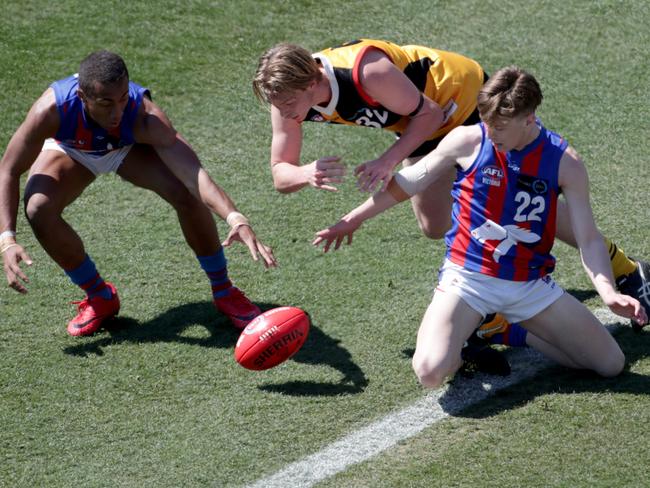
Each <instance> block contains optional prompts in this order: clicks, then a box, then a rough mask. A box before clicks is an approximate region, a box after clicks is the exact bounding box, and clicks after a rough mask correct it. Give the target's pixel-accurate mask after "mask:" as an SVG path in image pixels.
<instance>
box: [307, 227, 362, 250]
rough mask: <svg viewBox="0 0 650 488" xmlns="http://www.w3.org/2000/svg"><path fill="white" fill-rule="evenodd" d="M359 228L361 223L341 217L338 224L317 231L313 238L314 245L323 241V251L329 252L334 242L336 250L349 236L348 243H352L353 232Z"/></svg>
mask: <svg viewBox="0 0 650 488" xmlns="http://www.w3.org/2000/svg"><path fill="white" fill-rule="evenodd" d="M358 228H359V224H355V223H353V222H351V221H349V220H344V219H341V220H339V221H338V222H337V223H336V224H334V225H332V226H331V227H328V228H327V229H324V230H321V231H319V232H316V238H315V239H314V240H313V242H312V244H313V245H314V246H318V245H320V243H321V242H324V243H325V245H324V247H323V252H327V251H329V249H330V246H331V245H332V243H334V250H335V251H336V250H337V249H338V248H339V247H341V244H342V243H343V239H345V238H346V237H347V244H348V245H350V244H352V234H354V231H356V230H357V229H358Z"/></svg>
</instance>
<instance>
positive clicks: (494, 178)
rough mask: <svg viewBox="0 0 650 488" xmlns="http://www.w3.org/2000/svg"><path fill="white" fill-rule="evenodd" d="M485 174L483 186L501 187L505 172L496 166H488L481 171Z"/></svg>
mask: <svg viewBox="0 0 650 488" xmlns="http://www.w3.org/2000/svg"><path fill="white" fill-rule="evenodd" d="M481 173H482V174H483V179H482V181H483V184H484V185H490V186H501V180H502V179H503V170H502V169H501V168H498V167H496V166H486V167H485V168H483V169H482V170H481Z"/></svg>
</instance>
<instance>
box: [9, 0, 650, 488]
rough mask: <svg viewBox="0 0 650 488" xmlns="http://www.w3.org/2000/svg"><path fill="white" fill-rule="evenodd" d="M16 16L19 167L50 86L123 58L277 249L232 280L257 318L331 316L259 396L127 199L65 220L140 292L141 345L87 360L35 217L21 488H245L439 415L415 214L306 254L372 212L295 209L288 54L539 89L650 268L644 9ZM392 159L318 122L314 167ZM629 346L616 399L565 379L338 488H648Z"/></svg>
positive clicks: (56, 12) (22, 379)
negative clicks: (277, 178) (341, 447)
mask: <svg viewBox="0 0 650 488" xmlns="http://www.w3.org/2000/svg"><path fill="white" fill-rule="evenodd" d="M0 5H2V8H3V14H4V15H3V16H2V18H0V66H2V68H3V71H2V73H1V74H0V93H1V94H2V97H1V98H0V107H1V110H0V113H1V114H2V117H1V118H0V146H1V147H2V148H3V149H2V150H4V147H6V144H7V142H8V141H9V138H10V137H11V134H12V133H13V131H14V130H15V129H16V128H17V127H18V125H19V124H20V123H21V121H22V119H23V117H24V115H25V114H26V112H27V110H28V109H29V107H30V105H31V103H32V102H33V101H34V100H35V99H36V98H37V97H38V96H39V95H40V94H41V93H42V92H43V91H44V90H45V88H46V87H47V86H48V84H49V83H50V82H52V81H53V80H56V79H59V78H63V77H65V76H67V75H69V74H71V73H73V72H75V71H76V69H77V67H78V63H79V61H80V60H81V59H82V58H83V57H84V56H85V55H86V54H87V53H89V52H90V51H92V50H95V49H99V48H107V49H111V50H114V51H116V52H118V53H120V54H121V55H122V56H123V57H124V58H125V60H126V62H127V64H128V66H129V71H130V75H131V79H133V80H134V81H137V82H138V83H140V84H143V85H145V86H147V87H149V88H151V90H152V93H153V97H154V100H155V101H156V102H157V103H158V104H159V105H160V106H162V107H163V108H164V109H165V110H166V112H167V113H168V114H169V115H170V117H171V118H172V120H173V121H174V124H175V126H176V128H177V129H178V130H179V131H180V132H181V133H182V134H184V135H185V137H186V138H187V139H188V140H189V141H190V142H191V143H192V144H193V146H194V147H195V149H196V151H197V153H198V154H199V155H200V157H201V159H202V161H203V163H204V165H205V166H206V167H207V168H208V170H209V172H210V173H211V175H212V176H213V177H214V178H215V180H216V181H218V182H219V184H220V185H221V186H223V187H224V188H225V189H226V190H227V191H228V193H229V194H230V195H231V196H232V197H233V199H234V200H235V201H236V202H237V204H238V206H239V208H240V209H241V210H242V211H243V212H245V213H246V214H248V215H249V216H250V218H251V220H252V222H253V223H254V226H255V229H256V231H257V233H258V235H259V236H260V237H261V238H262V239H263V240H264V241H265V242H267V243H268V244H270V245H271V246H273V248H274V250H275V253H276V256H277V257H278V260H279V263H280V267H279V268H278V269H277V270H272V271H264V270H263V267H262V266H261V265H260V264H259V263H254V262H253V261H251V260H250V259H249V257H248V253H247V251H246V250H245V249H244V248H243V247H242V246H239V247H235V248H232V249H230V250H228V251H227V256H228V259H229V265H230V274H231V277H232V278H233V281H234V282H235V283H236V284H237V285H238V286H239V287H240V288H242V289H243V290H245V291H246V293H247V294H248V295H249V296H250V297H251V298H252V299H253V300H254V301H255V302H257V303H258V304H259V305H260V306H261V307H262V308H265V309H267V308H272V307H275V306H279V305H294V306H298V307H301V308H303V309H305V310H306V311H308V312H309V313H310V315H311V318H312V329H311V332H310V336H309V339H308V341H307V343H306V344H305V346H304V347H303V349H302V350H301V351H300V352H299V353H298V354H297V355H296V356H295V358H294V359H292V360H290V361H288V362H287V363H286V364H283V365H282V366H280V367H278V368H275V369H272V370H269V371H266V372H261V373H255V372H250V371H247V370H244V369H243V368H241V367H240V366H238V365H237V364H236V363H235V361H234V360H233V357H232V353H233V347H234V344H235V341H236V339H237V333H236V332H235V330H234V329H232V328H231V327H230V326H229V325H228V323H227V322H226V320H225V319H224V318H223V317H222V316H220V315H217V314H216V313H215V312H214V310H213V308H212V305H211V302H210V299H209V298H210V297H209V284H208V282H207V279H206V277H205V275H204V274H203V273H202V271H201V270H200V268H199V266H198V263H197V262H196V260H195V258H194V257H193V255H192V253H191V252H190V250H189V248H187V246H186V245H185V243H184V241H183V239H182V236H181V233H180V230H179V228H178V224H177V221H176V218H175V215H174V213H173V212H172V211H171V208H170V207H168V206H167V205H166V204H165V203H164V202H162V201H161V200H160V199H159V198H157V197H155V196H154V195H153V194H150V193H147V192H145V191H143V190H140V189H136V188H134V187H131V186H130V185H128V184H124V183H123V182H122V181H120V179H119V178H118V177H115V176H107V177H103V178H100V179H98V180H97V181H96V182H95V183H94V184H93V185H92V186H90V187H89V188H88V190H87V191H86V192H85V193H84V194H83V195H82V196H81V197H80V198H79V199H78V201H77V202H75V204H73V205H72V206H71V207H70V208H69V209H68V210H67V211H66V214H65V216H66V218H67V220H68V221H69V222H70V223H71V224H72V225H73V226H74V227H75V229H77V231H78V232H79V233H80V234H81V235H82V237H83V238H84V240H85V244H86V247H87V250H88V252H89V254H90V255H91V256H92V257H93V259H94V260H95V262H96V263H97V265H98V268H99V270H100V272H101V273H102V274H103V275H104V276H105V277H106V278H107V279H109V280H111V281H113V282H114V283H115V284H116V285H117V287H118V289H119V290H120V295H121V298H122V311H121V314H120V317H121V318H120V319H119V325H120V328H119V330H117V331H114V332H111V333H108V332H102V333H100V334H98V335H96V336H94V337H89V338H81V339H75V338H72V337H69V336H68V335H67V333H66V332H65V324H66V322H67V320H69V319H70V317H71V316H72V314H73V313H74V307H73V306H72V305H69V302H70V301H71V300H76V299H79V298H80V294H79V291H78V290H77V289H76V288H75V287H73V286H72V285H71V284H70V283H69V282H68V280H67V278H66V276H65V275H64V274H63V273H62V272H61V271H60V270H59V269H58V268H57V267H56V266H55V265H54V263H53V262H52V261H51V260H50V259H49V258H48V256H47V255H46V254H45V253H44V252H43V251H42V249H41V248H40V247H39V245H38V243H37V242H36V240H35V238H34V237H33V235H32V234H31V231H30V230H29V226H28V225H27V223H26V222H25V220H24V218H23V216H22V215H21V216H20V219H19V223H18V233H19V240H20V242H22V243H23V244H24V245H25V246H26V248H27V249H28V252H30V253H31V256H32V258H33V260H34V265H33V266H32V268H31V269H29V271H28V274H29V277H30V281H31V282H30V287H29V289H30V292H29V294H28V295H27V296H20V295H18V294H16V293H14V292H12V290H9V289H7V288H3V289H1V290H0V486H7V487H33V486H47V487H67V486H84V487H85V486H92V487H114V486H124V487H127V486H128V487H141V486H151V487H180V486H241V485H245V484H248V483H252V482H255V481H256V480H258V479H260V478H264V477H265V476H268V475H271V474H272V473H274V472H276V471H278V470H280V469H282V468H283V467H284V466H285V465H286V464H287V463H289V462H293V461H296V460H299V459H301V458H303V457H304V456H306V455H308V454H312V453H315V452H317V451H319V450H320V449H321V448H323V447H325V446H327V445H329V444H330V443H332V442H334V441H336V440H337V439H339V438H341V437H343V436H344V435H346V434H347V433H350V432H353V431H355V430H357V429H359V428H362V427H364V426H366V425H368V424H369V423H370V422H373V421H375V420H378V419H381V418H383V417H384V416H385V415H387V414H389V413H390V412H393V411H395V410H399V409H401V408H403V407H405V406H408V405H410V404H412V403H413V402H415V401H417V400H418V399H421V398H422V397H423V396H424V395H425V392H424V391H423V389H422V388H420V387H419V386H418V384H417V382H416V379H415V376H414V375H413V373H412V371H411V368H410V358H409V351H412V349H413V347H414V345H415V333H416V330H417V327H418V325H419V320H420V317H421V316H422V314H423V312H424V310H425V308H426V306H427V304H428V303H429V301H430V297H431V292H432V286H433V280H434V278H435V270H436V268H437V266H438V264H439V263H440V262H441V258H442V255H443V250H444V249H443V245H442V243H441V242H432V241H430V240H428V239H426V238H424V237H423V236H422V235H421V234H420V232H419V230H418V228H417V225H416V223H415V219H414V218H413V215H412V212H411V210H410V208H409V206H408V205H401V206H400V207H398V208H395V209H393V210H391V211H390V212H388V213H386V214H385V215H382V216H380V217H378V218H376V219H374V220H373V221H372V222H369V223H367V224H366V225H365V226H364V228H363V230H362V231H361V232H359V233H358V235H357V236H356V237H355V244H354V246H352V247H350V248H345V249H343V250H342V251H340V252H338V253H335V254H328V255H323V254H322V253H321V252H319V251H318V250H316V249H314V248H312V247H311V246H310V242H311V239H312V237H313V234H314V232H316V231H317V230H320V229H322V228H324V227H325V226H327V225H329V224H331V223H333V222H334V221H336V219H337V218H338V217H339V216H341V215H342V214H343V213H345V212H346V211H347V210H349V209H350V208H352V207H353V206H355V205H356V204H357V203H359V202H361V201H362V200H363V199H364V198H365V196H364V195H362V194H359V192H357V191H356V190H355V188H354V182H353V181H352V180H351V179H350V180H347V181H346V182H345V183H344V184H343V185H341V191H339V192H338V193H335V194H331V193H326V192H318V191H315V190H312V189H305V190H303V191H301V192H298V193H296V194H291V195H280V194H278V193H276V192H275V191H274V189H273V187H272V183H271V177H270V171H269V166H268V154H269V143H270V122H269V120H268V119H269V117H268V113H267V112H266V111H265V109H264V108H263V107H261V106H260V105H259V103H258V102H257V101H256V100H255V99H254V96H253V94H252V90H251V87H250V82H251V78H252V74H253V72H254V70H255V66H256V61H257V58H258V56H259V55H260V54H261V53H262V52H263V51H264V50H265V49H266V48H268V47H269V46H271V45H273V44H275V43H277V42H280V41H291V42H294V43H298V44H301V45H304V46H306V47H307V48H309V49H313V50H318V49H320V48H324V47H327V46H330V45H333V44H337V43H340V42H342V41H346V40H351V39H354V38H357V37H370V38H381V39H388V40H392V41H394V42H397V43H402V44H407V43H415V44H423V45H430V46H433V47H438V48H442V49H447V50H453V51H458V52H461V53H464V54H466V55H468V56H471V57H473V58H474V59H477V60H478V61H480V63H481V64H482V65H483V67H484V68H485V69H486V71H488V72H494V71H496V70H497V69H498V68H500V67H502V66H505V65H509V64H513V63H516V64H519V65H520V66H522V67H524V68H526V69H529V70H530V71H532V72H533V73H534V74H535V75H536V76H537V77H538V79H539V80H540V82H541V84H542V88H543V90H544V93H545V101H544V103H543V105H542V107H541V110H540V111H539V114H540V116H541V117H542V119H543V120H544V121H545V123H546V125H547V126H548V127H549V128H551V129H553V130H556V131H558V132H560V133H562V134H563V135H565V136H566V137H567V139H568V140H569V141H570V143H571V144H572V145H573V146H574V147H575V148H576V149H577V150H578V151H579V152H580V153H581V155H582V156H583V158H584V159H585V161H586V163H587V166H588V168H589V171H590V177H591V185H592V193H593V195H592V200H593V206H594V209H595V213H596V217H597V220H598V223H599V225H600V227H601V230H602V231H603V233H605V234H606V235H608V236H610V237H611V238H612V239H614V240H615V241H616V242H617V243H618V244H620V245H621V246H622V247H623V248H624V249H625V250H626V251H628V252H629V253H630V254H632V255H636V256H645V257H646V258H647V257H650V244H649V242H650V241H649V240H648V236H647V225H648V222H649V221H650V218H649V217H650V214H649V212H648V209H647V204H646V200H647V198H646V195H647V187H648V183H649V182H650V163H649V162H648V156H647V150H646V143H647V138H648V134H650V109H649V107H650V96H649V95H648V86H650V75H649V74H648V73H649V72H648V68H647V60H648V59H649V58H650V36H649V35H648V29H647V26H648V24H650V4H649V3H647V2H645V1H636V2H635V1H614V0H612V1H605V0H598V1H593V2H586V1H580V0H567V1H564V2H557V1H540V2H510V3H508V2H505V3H504V2H499V1H496V0H489V1H485V0H484V1H480V0H475V1H474V0H472V1H469V0H468V1H459V2H443V1H432V2H415V1H411V0H407V1H403V2H387V1H384V0H375V1H372V2H371V1H367V0H359V1H355V2H337V1H313V0H295V1H282V0H278V1H253V0H242V1H208V0H205V1H202V0H188V1H185V2H175V1H159V2H117V1H104V2H81V1H78V0H62V1H60V2H45V1H26V2H11V1H6V0H4V1H2V2H0ZM391 140H392V139H391V136H390V135H388V134H385V133H381V132H380V131H372V130H369V129H367V130H361V129H356V128H344V127H326V126H321V125H318V124H312V125H310V126H309V127H305V143H304V146H303V157H304V161H311V160H313V159H316V158H317V157H320V156H324V155H330V154H339V155H342V156H343V157H344V159H345V161H346V163H347V165H348V167H349V168H350V169H352V168H354V166H356V165H357V164H359V163H361V162H363V161H365V160H368V159H372V158H374V157H376V156H377V155H378V154H380V153H381V152H382V151H383V150H384V149H385V148H386V147H387V146H388V145H389V144H390V143H391ZM219 229H220V231H221V232H222V233H225V231H226V226H225V224H224V223H221V222H220V223H219ZM555 254H556V255H557V257H558V269H557V272H556V273H555V278H556V280H557V281H558V282H560V284H561V285H562V286H563V287H565V288H566V289H567V290H569V291H571V292H572V293H574V294H576V295H577V296H579V297H580V298H581V299H583V300H584V301H585V302H586V303H587V304H588V305H589V306H590V307H592V308H598V307H602V304H601V302H600V301H599V299H598V297H597V296H596V295H595V294H594V293H593V292H592V291H591V286H590V283H589V281H588V279H587V277H586V275H585V274H584V273H583V272H582V268H581V265H580V262H579V258H578V256H577V253H576V252H575V251H573V250H572V249H570V248H568V247H567V246H565V245H563V244H558V245H557V247H556V248H555ZM618 339H619V341H620V342H621V344H622V346H623V348H624V351H625V352H626V353H627V354H628V364H629V367H628V369H627V371H626V372H625V373H624V374H623V375H622V376H621V377H619V378H616V379H613V380H607V381H603V380H600V379H597V378H595V377H593V376H591V375H584V374H577V373H575V372H570V371H566V370H563V369H561V368H551V369H545V370H543V371H542V372H541V373H539V374H538V375H536V376H534V377H533V379H532V380H529V381H526V382H525V383H523V384H519V385H515V386H512V387H510V388H507V389H505V390H503V391H501V392H499V393H498V394H497V395H495V396H493V397H491V398H489V399H487V400H485V401H482V402H480V403H478V404H475V405H473V406H472V407H470V408H469V409H466V410H463V411H461V412H459V413H456V414H454V415H453V416H452V417H451V418H448V419H446V420H444V421H441V422H438V423H436V424H434V425H433V426H431V427H429V428H427V429H426V430H425V431H423V432H422V433H421V434H419V435H418V436H416V437H414V438H412V439H410V440H408V441H404V442H401V443H400V444H399V445H398V447H397V448H395V449H392V450H390V451H387V452H385V453H383V454H381V455H379V456H377V457H374V458H372V459H370V460H368V461H366V462H364V463H362V464H359V465H356V466H352V467H350V468H349V469H348V470H346V471H345V472H342V473H340V474H338V475H336V476H335V477H333V478H330V479H328V480H325V481H323V482H322V483H321V484H319V486H332V487H335V486H336V487H339V486H350V487H362V486H373V487H375V486H376V487H385V486H386V487H388V486H400V487H402V486H403V487H406V486H414V487H415V486H423V487H424V486H427V487H429V486H441V487H449V486H500V487H518V486H558V487H559V486H571V487H574V486H590V487H592V486H599V487H608V486H630V487H638V486H650V477H649V476H648V468H647V453H648V452H649V451H650V440H649V438H648V436H647V435H646V434H647V430H648V425H650V408H649V407H650V401H649V398H648V393H649V392H650V382H649V381H648V377H649V375H650V358H649V357H648V352H647V351H648V350H649V349H650V335H649V334H648V332H644V333H642V334H641V335H633V334H632V332H631V331H630V330H629V328H625V329H623V330H622V331H621V332H620V333H619V334H618Z"/></svg>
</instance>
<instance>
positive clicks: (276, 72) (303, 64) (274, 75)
mask: <svg viewBox="0 0 650 488" xmlns="http://www.w3.org/2000/svg"><path fill="white" fill-rule="evenodd" d="M321 77H322V75H321V72H320V70H319V68H318V63H317V62H316V60H315V59H314V58H313V57H312V55H311V53H310V52H309V51H307V50H306V49H304V48H302V47H300V46H296V45H294V44H287V43H282V44H278V45H276V46H273V47H272V48H271V49H269V50H268V51H266V52H265V53H264V54H262V56H261V57H260V59H259V62H258V63H257V71H256V72H255V78H254V79H253V92H255V95H256V96H257V98H259V99H260V100H261V101H262V102H266V103H269V102H270V99H271V97H272V96H274V95H278V94H282V93H286V92H289V91H295V90H305V89H306V88H307V87H308V86H309V85H310V84H311V83H312V82H313V81H315V80H320V79H321Z"/></svg>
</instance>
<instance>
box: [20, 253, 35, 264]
mask: <svg viewBox="0 0 650 488" xmlns="http://www.w3.org/2000/svg"><path fill="white" fill-rule="evenodd" d="M18 255H19V256H20V259H22V260H23V261H25V264H26V265H27V266H31V265H32V258H30V257H29V254H27V251H24V250H23V251H21V252H20V253H19V254H18Z"/></svg>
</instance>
